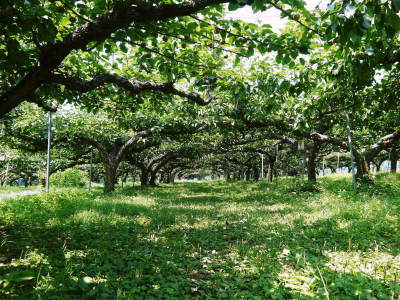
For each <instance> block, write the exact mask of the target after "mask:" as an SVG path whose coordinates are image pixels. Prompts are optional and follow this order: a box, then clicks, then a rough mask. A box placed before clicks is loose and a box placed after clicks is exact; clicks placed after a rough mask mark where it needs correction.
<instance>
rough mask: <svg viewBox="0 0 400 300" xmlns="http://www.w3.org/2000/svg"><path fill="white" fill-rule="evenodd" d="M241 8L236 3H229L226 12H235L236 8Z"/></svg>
mask: <svg viewBox="0 0 400 300" xmlns="http://www.w3.org/2000/svg"><path fill="white" fill-rule="evenodd" d="M240 7H241V6H240V5H239V4H237V3H229V5H228V10H230V11H232V10H237V9H238V8H240Z"/></svg>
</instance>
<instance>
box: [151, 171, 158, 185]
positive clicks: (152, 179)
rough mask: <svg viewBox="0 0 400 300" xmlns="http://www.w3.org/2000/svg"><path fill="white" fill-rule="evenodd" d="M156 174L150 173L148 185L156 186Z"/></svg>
mask: <svg viewBox="0 0 400 300" xmlns="http://www.w3.org/2000/svg"><path fill="white" fill-rule="evenodd" d="M156 179H157V172H155V171H153V172H150V179H149V185H151V186H156Z"/></svg>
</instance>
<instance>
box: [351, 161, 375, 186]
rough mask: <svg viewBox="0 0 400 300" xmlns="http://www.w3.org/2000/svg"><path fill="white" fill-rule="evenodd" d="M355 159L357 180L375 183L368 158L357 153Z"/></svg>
mask: <svg viewBox="0 0 400 300" xmlns="http://www.w3.org/2000/svg"><path fill="white" fill-rule="evenodd" d="M355 160H356V166H357V172H356V180H357V181H358V182H360V183H367V184H373V183H374V181H373V179H372V176H371V173H370V171H369V166H368V161H367V158H366V157H365V156H364V155H363V154H360V153H355Z"/></svg>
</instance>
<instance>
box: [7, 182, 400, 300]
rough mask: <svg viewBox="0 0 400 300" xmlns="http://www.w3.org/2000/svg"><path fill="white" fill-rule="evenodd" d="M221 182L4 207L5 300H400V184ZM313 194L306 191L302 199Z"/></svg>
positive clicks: (79, 194) (37, 199) (33, 198)
mask: <svg viewBox="0 0 400 300" xmlns="http://www.w3.org/2000/svg"><path fill="white" fill-rule="evenodd" d="M377 180H378V183H377V185H376V186H375V187H373V188H361V189H360V192H359V193H358V194H355V193H353V192H352V191H351V182H350V180H349V178H343V177H337V178H335V177H330V178H324V179H323V180H321V182H320V183H319V185H318V189H316V192H306V191H304V189H302V187H301V186H300V187H297V186H294V184H293V181H292V180H290V179H284V178H283V179H280V180H279V182H278V183H272V184H269V183H266V182H261V183H248V182H233V183H227V182H222V181H214V182H203V183H178V184H175V185H173V186H162V187H159V188H140V187H135V188H132V187H127V188H126V189H125V190H121V189H120V190H118V191H117V192H116V193H114V194H113V195H103V194H102V193H101V191H100V189H95V190H94V191H93V192H92V193H89V192H87V191H85V190H83V189H61V190H58V191H55V192H53V193H50V194H49V195H48V196H46V195H30V196H25V197H19V198H18V199H14V200H3V201H1V202H0V287H1V289H0V298H12V297H16V298H18V299H24V298H26V299H149V298H161V299H192V298H199V299H211V298H212V299H214V298H217V299H398V298H399V297H400V278H399V277H400V255H399V253H400V219H399V208H400V188H399V183H400V177H399V176H396V175H384V176H379V177H378V179H377ZM306 190H307V189H306Z"/></svg>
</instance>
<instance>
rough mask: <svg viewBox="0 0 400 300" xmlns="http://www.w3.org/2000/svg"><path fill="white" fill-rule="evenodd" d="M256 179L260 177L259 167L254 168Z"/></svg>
mask: <svg viewBox="0 0 400 300" xmlns="http://www.w3.org/2000/svg"><path fill="white" fill-rule="evenodd" d="M253 174H254V181H258V180H259V179H260V170H259V169H258V168H257V167H254V168H253Z"/></svg>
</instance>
